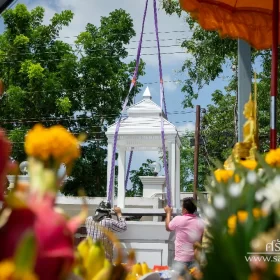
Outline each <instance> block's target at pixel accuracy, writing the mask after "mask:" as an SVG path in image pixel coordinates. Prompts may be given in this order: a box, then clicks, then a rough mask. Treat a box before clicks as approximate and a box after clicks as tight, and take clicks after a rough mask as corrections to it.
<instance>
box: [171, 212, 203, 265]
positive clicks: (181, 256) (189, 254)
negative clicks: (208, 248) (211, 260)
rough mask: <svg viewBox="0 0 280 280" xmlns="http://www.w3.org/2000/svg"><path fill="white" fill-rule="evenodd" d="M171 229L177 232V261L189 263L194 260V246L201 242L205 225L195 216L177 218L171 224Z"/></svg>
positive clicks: (186, 215) (188, 215) (187, 215)
mask: <svg viewBox="0 0 280 280" xmlns="http://www.w3.org/2000/svg"><path fill="white" fill-rule="evenodd" d="M169 229H170V230H172V231H173V230H175V234H176V238H175V260H176V261H180V262H189V261H192V260H193V258H194V250H193V244H194V243H195V242H196V241H198V242H201V239H202V235H203V231H204V223H203V221H202V219H200V218H199V217H197V216H196V215H194V214H185V215H183V216H176V217H175V218H174V219H173V220H172V221H171V222H170V223H169Z"/></svg>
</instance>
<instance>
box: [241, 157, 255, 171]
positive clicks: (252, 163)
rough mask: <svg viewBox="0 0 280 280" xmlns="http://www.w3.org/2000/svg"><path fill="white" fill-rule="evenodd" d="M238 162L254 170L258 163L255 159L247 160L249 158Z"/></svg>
mask: <svg viewBox="0 0 280 280" xmlns="http://www.w3.org/2000/svg"><path fill="white" fill-rule="evenodd" d="M240 164H241V165H242V166H244V167H245V168H247V169H250V170H255V169H256V167H257V165H258V163H257V162H256V161H255V160H249V159H247V160H241V161H240Z"/></svg>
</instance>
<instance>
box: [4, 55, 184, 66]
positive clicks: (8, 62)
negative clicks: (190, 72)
mask: <svg viewBox="0 0 280 280" xmlns="http://www.w3.org/2000/svg"><path fill="white" fill-rule="evenodd" d="M170 54H187V53H186V52H165V53H161V55H170ZM150 55H151V56H152V55H158V54H157V53H142V54H141V56H150ZM129 56H135V54H128V55H127V56H125V57H124V58H126V57H129ZM112 57H119V55H103V56H91V57H90V58H101V59H103V58H112ZM24 61H26V59H25V60H10V61H1V62H0V64H12V63H14V62H24ZM39 61H41V62H53V61H68V59H65V58H57V59H36V62H39Z"/></svg>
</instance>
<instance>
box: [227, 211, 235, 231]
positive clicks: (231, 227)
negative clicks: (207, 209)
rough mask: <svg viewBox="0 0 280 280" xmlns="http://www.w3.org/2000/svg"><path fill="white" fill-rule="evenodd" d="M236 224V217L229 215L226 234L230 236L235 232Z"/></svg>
mask: <svg viewBox="0 0 280 280" xmlns="http://www.w3.org/2000/svg"><path fill="white" fill-rule="evenodd" d="M236 222H237V216H236V215H231V216H230V217H229V218H228V221H227V225H228V232H229V233H230V234H233V233H234V232H235V229H236Z"/></svg>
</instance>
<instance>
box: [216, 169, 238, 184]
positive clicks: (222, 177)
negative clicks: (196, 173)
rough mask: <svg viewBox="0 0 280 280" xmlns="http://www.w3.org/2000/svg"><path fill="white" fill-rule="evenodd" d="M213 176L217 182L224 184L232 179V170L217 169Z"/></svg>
mask: <svg viewBox="0 0 280 280" xmlns="http://www.w3.org/2000/svg"><path fill="white" fill-rule="evenodd" d="M214 175H215V178H216V180H217V181H218V182H224V183H226V182H227V181H228V180H229V179H230V178H231V177H232V175H233V170H225V169H217V170H215V172H214Z"/></svg>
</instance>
